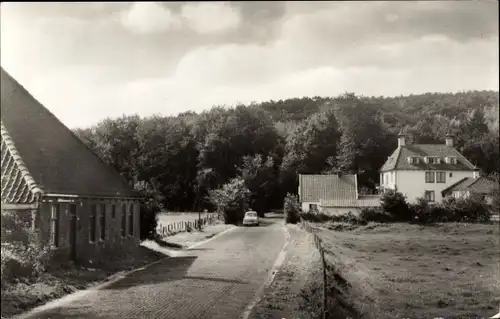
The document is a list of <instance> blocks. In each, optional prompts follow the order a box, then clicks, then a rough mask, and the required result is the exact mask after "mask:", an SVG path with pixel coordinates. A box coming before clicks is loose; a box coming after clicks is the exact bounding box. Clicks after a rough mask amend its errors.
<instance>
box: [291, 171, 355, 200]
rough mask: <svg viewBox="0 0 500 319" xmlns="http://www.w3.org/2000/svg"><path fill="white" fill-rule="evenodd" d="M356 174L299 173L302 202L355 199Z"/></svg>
mask: <svg viewBox="0 0 500 319" xmlns="http://www.w3.org/2000/svg"><path fill="white" fill-rule="evenodd" d="M356 184H357V183H356V175H341V176H338V175H299V194H300V201H302V202H319V201H320V200H321V199H323V200H343V199H356V187H357V185H356Z"/></svg>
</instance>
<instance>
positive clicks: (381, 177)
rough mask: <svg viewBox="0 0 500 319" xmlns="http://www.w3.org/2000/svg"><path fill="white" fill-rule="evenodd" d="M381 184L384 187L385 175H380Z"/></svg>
mask: <svg viewBox="0 0 500 319" xmlns="http://www.w3.org/2000/svg"><path fill="white" fill-rule="evenodd" d="M380 184H382V185H384V174H380Z"/></svg>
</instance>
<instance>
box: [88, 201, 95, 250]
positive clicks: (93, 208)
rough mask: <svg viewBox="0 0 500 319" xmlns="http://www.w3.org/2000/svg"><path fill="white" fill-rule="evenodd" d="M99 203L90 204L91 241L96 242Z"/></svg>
mask: <svg viewBox="0 0 500 319" xmlns="http://www.w3.org/2000/svg"><path fill="white" fill-rule="evenodd" d="M96 224H97V205H96V204H92V205H91V206H90V216H89V241H90V242H95V239H96V231H97V227H96Z"/></svg>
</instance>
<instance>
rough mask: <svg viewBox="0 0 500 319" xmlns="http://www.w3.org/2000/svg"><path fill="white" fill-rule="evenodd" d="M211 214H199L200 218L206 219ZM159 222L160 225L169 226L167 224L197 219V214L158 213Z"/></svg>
mask: <svg viewBox="0 0 500 319" xmlns="http://www.w3.org/2000/svg"><path fill="white" fill-rule="evenodd" d="M211 215H213V213H206V214H205V213H201V218H203V217H206V216H211ZM158 218H159V222H160V223H161V224H164V225H166V224H169V223H175V222H183V221H186V222H187V221H193V220H197V219H198V213H197V212H182V213H177V212H176V213H174V212H169V213H160V214H158Z"/></svg>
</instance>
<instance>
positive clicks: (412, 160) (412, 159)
mask: <svg viewBox="0 0 500 319" xmlns="http://www.w3.org/2000/svg"><path fill="white" fill-rule="evenodd" d="M419 160H420V158H418V157H416V156H409V157H408V163H410V164H418V163H419Z"/></svg>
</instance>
